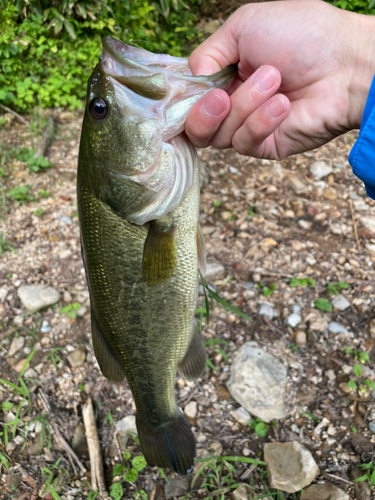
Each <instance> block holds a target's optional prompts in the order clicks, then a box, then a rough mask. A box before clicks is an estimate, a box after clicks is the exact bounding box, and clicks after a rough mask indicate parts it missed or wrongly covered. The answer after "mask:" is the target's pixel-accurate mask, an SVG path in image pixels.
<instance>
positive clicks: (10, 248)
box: [0, 233, 15, 255]
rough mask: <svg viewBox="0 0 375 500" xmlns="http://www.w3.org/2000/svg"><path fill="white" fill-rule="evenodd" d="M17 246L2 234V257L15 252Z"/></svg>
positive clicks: (0, 245)
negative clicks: (4, 254) (6, 253)
mask: <svg viewBox="0 0 375 500" xmlns="http://www.w3.org/2000/svg"><path fill="white" fill-rule="evenodd" d="M14 248H15V245H14V244H13V243H12V242H11V241H8V240H6V239H5V238H4V233H1V234H0V255H2V254H3V253H5V252H14Z"/></svg>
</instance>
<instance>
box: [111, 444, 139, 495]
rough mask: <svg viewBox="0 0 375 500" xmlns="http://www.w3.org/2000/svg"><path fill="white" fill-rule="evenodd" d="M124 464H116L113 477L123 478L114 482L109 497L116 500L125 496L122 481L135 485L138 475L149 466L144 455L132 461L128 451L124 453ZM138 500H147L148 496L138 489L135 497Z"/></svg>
mask: <svg viewBox="0 0 375 500" xmlns="http://www.w3.org/2000/svg"><path fill="white" fill-rule="evenodd" d="M123 458H124V461H125V463H124V464H116V465H115V467H114V468H113V476H114V477H115V476H121V479H120V481H119V482H114V483H112V485H111V489H110V493H109V495H110V496H111V497H112V498H113V499H114V500H121V498H122V497H123V495H124V489H123V486H122V481H126V482H128V483H134V482H135V481H136V480H137V479H138V473H139V472H141V471H142V470H143V469H144V468H145V467H146V465H147V462H146V460H145V458H144V456H143V455H137V456H135V457H134V458H133V459H131V454H130V452H129V451H128V450H126V451H125V452H124V453H123ZM134 498H136V499H142V500H143V499H144V500H147V494H146V492H145V491H144V490H143V489H138V488H137V492H136V493H135V495H134Z"/></svg>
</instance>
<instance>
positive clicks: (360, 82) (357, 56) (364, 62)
mask: <svg viewBox="0 0 375 500" xmlns="http://www.w3.org/2000/svg"><path fill="white" fill-rule="evenodd" d="M354 15H355V16H356V19H355V21H356V27H357V34H358V36H357V37H355V39H353V38H351V37H350V41H349V43H352V54H353V57H354V63H353V66H352V69H351V77H350V79H349V86H348V94H349V106H348V123H349V126H350V128H352V129H354V128H359V127H360V125H361V121H362V115H363V111H364V109H365V105H366V101H367V97H368V93H369V90H370V87H371V83H372V80H373V78H374V75H375V16H365V15H360V14H354Z"/></svg>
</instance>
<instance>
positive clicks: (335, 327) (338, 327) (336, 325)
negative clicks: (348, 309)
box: [328, 321, 348, 334]
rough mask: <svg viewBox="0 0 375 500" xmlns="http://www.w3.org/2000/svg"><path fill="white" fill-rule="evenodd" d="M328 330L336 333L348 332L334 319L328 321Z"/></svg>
mask: <svg viewBox="0 0 375 500" xmlns="http://www.w3.org/2000/svg"><path fill="white" fill-rule="evenodd" d="M328 331H329V332H331V333H333V334H337V333H348V330H347V329H346V328H345V327H344V326H342V325H340V323H336V321H331V322H330V323H328Z"/></svg>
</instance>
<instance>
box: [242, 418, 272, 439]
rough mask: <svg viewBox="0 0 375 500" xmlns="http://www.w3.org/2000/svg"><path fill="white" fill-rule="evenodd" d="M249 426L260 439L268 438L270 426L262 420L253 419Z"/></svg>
mask: <svg viewBox="0 0 375 500" xmlns="http://www.w3.org/2000/svg"><path fill="white" fill-rule="evenodd" d="M247 425H248V426H249V427H250V429H253V431H254V432H255V434H256V435H257V436H258V437H259V438H264V437H266V436H267V432H268V425H267V424H266V423H265V422H263V420H262V419H261V418H252V419H250V420H249V421H248V423H247Z"/></svg>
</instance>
